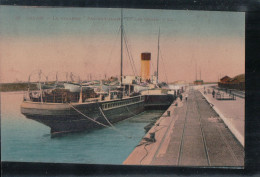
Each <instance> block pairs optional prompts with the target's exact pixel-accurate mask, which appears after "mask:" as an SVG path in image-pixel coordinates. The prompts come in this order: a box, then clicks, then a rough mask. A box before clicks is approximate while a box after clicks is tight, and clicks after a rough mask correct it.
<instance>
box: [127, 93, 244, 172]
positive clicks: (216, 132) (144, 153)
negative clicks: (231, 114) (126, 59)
mask: <svg viewBox="0 0 260 177" xmlns="http://www.w3.org/2000/svg"><path fill="white" fill-rule="evenodd" d="M185 94H188V99H187V101H186V100H185V97H184V99H183V100H182V101H181V100H180V99H179V98H178V99H177V100H176V101H175V102H174V103H173V104H172V105H171V106H170V107H169V108H168V110H167V111H166V112H165V113H164V114H163V115H162V116H161V117H160V118H159V119H158V120H157V122H156V123H155V125H154V126H153V127H152V128H151V129H150V130H149V132H148V133H147V134H146V135H145V137H144V138H143V139H142V141H141V142H140V143H139V145H137V146H136V148H135V149H134V150H133V151H132V153H131V154H130V155H129V156H128V158H127V159H126V160H125V161H124V162H123V164H125V165H164V166H168V165H173V166H201V167H210V166H212V167H217V166H230V167H238V168H240V167H243V166H244V156H245V154H244V148H243V145H242V144H241V143H240V141H239V140H237V138H236V137H235V135H234V134H233V133H232V131H230V129H229V127H228V126H227V125H226V124H225V122H224V121H223V120H222V117H221V116H222V115H219V113H217V112H216V111H215V110H214V109H213V107H214V106H213V105H212V104H210V103H209V102H208V100H209V97H210V95H207V96H205V95H204V94H203V93H202V92H201V90H200V91H199V90H193V89H190V90H188V91H186V93H184V95H185ZM205 97H207V98H205ZM207 99H208V100H207ZM212 106H213V107H212Z"/></svg>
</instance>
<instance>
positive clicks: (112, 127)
mask: <svg viewBox="0 0 260 177" xmlns="http://www.w3.org/2000/svg"><path fill="white" fill-rule="evenodd" d="M69 105H70V106H71V107H72V108H73V109H74V110H75V111H77V112H78V113H80V114H81V115H83V116H84V117H86V118H87V119H89V120H91V121H93V122H95V123H97V124H99V125H102V126H104V127H107V128H111V129H113V130H115V131H116V132H118V133H121V134H122V135H123V136H125V137H127V138H132V137H131V136H127V135H126V134H125V133H123V132H121V131H120V130H118V129H116V128H115V127H114V126H113V125H112V124H111V123H110V122H109V121H108V120H107V119H106V118H105V116H104V118H105V119H106V120H107V121H108V122H109V124H111V127H110V126H107V125H105V124H102V123H100V122H98V121H96V120H94V119H92V118H90V117H88V116H86V115H85V114H83V113H82V112H80V111H79V110H78V109H76V108H75V107H74V106H72V105H71V104H70V103H69ZM99 108H100V107H99ZM101 113H102V112H101Z"/></svg>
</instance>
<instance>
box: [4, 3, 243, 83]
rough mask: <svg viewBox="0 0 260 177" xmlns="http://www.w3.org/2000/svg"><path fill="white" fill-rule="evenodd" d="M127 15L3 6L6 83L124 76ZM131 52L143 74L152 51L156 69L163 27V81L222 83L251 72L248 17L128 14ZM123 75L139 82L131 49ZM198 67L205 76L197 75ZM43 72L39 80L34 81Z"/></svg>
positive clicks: (154, 12) (103, 10)
mask: <svg viewBox="0 0 260 177" xmlns="http://www.w3.org/2000/svg"><path fill="white" fill-rule="evenodd" d="M120 17H121V9H111V8H110V9H109V8H50V7H48V8H45V7H43V8H42V7H41V8H40V7H22V6H20V7H18V6H0V24H1V25H0V59H1V61H0V64H1V65H0V72H1V75H0V80H1V82H2V83H6V82H15V81H27V80H28V76H29V75H30V74H31V75H32V76H31V80H32V81H33V80H35V81H36V80H38V75H37V72H38V70H42V72H43V73H44V74H45V75H48V78H49V80H54V79H55V73H56V72H58V73H59V74H58V77H59V79H60V80H64V79H65V77H66V74H65V73H66V72H73V73H74V74H75V75H78V76H80V78H81V79H82V80H85V79H88V77H89V75H90V73H91V75H92V78H93V79H102V78H104V77H105V75H106V77H110V76H119V74H120V30H119V29H120V23H121V21H120ZM123 23H124V30H125V35H126V38H127V44H128V50H129V51H130V55H131V56H132V57H133V61H134V63H135V68H136V71H137V74H138V75H140V65H141V59H140V58H141V53H142V52H151V71H152V72H151V74H152V73H154V71H155V70H156V60H157V47H158V34H159V28H160V62H159V80H160V81H168V82H173V81H177V80H185V81H188V82H192V81H194V80H195V79H196V70H197V79H200V72H201V79H203V80H204V81H207V82H210V81H217V80H218V78H219V77H223V76H225V75H228V76H230V77H234V76H236V75H238V74H242V73H244V72H245V13H243V12H214V11H211V12H209V11H188V10H187V11H185V10H147V9H123ZM123 51H124V52H123V56H124V59H123V74H124V75H133V74H134V73H133V70H132V67H131V65H130V60H129V57H128V54H127V49H126V47H125V46H124V50H123ZM196 65H197V69H196ZM32 73H35V74H32Z"/></svg>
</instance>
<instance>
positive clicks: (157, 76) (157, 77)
mask: <svg viewBox="0 0 260 177" xmlns="http://www.w3.org/2000/svg"><path fill="white" fill-rule="evenodd" d="M159 52H160V28H159V34H158V52H157V73H156V79H157V80H156V83H157V84H158V82H159V75H158V73H159Z"/></svg>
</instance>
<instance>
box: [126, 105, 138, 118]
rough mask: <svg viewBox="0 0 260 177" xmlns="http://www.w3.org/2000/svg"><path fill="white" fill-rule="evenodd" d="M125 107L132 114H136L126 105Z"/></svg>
mask: <svg viewBox="0 0 260 177" xmlns="http://www.w3.org/2000/svg"><path fill="white" fill-rule="evenodd" d="M126 109H127V110H128V112H130V113H131V114H133V115H134V116H136V115H137V114H135V113H133V112H132V111H130V110H129V108H128V107H127V106H126Z"/></svg>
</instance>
